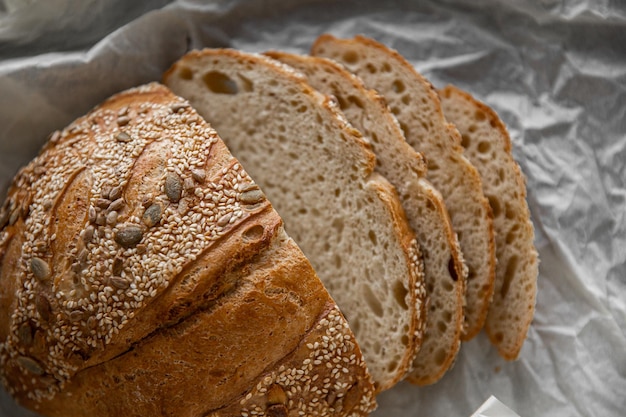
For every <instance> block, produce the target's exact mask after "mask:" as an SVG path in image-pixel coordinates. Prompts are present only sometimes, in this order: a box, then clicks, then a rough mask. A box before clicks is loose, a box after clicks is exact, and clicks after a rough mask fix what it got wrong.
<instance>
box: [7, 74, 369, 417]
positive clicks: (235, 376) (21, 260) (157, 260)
mask: <svg viewBox="0 0 626 417" xmlns="http://www.w3.org/2000/svg"><path fill="white" fill-rule="evenodd" d="M24 202H27V204H26V203H24ZM20 204H21V206H20V210H19V212H16V210H17V206H18V205H20ZM5 208H8V210H3V212H2V213H4V212H6V211H10V213H9V219H8V220H7V222H6V227H2V226H5V225H0V257H2V264H1V267H2V269H0V273H1V274H2V280H1V281H0V282H1V283H2V284H1V285H2V287H0V290H2V298H0V318H1V320H0V322H2V323H7V324H8V325H9V326H8V327H7V326H0V336H4V337H3V338H2V339H0V360H1V365H2V377H3V382H4V383H5V386H6V387H7V389H8V390H9V391H10V392H11V393H12V394H13V395H14V396H15V397H16V399H17V400H18V401H19V402H20V403H22V404H24V405H26V406H28V407H29V408H32V409H37V410H39V411H40V412H42V413H45V414H48V415H64V416H72V415H75V416H82V415H102V416H107V415H117V414H120V413H125V414H129V413H137V414H135V415H150V414H151V413H152V412H154V414H162V413H164V412H165V411H166V410H169V411H168V412H167V413H168V414H167V415H170V414H177V415H181V414H180V412H173V411H172V410H176V409H177V408H178V407H180V409H185V410H186V409H188V410H189V411H188V413H189V414H188V415H190V416H192V415H193V416H195V415H201V414H200V411H199V410H200V409H203V410H206V409H210V408H211V406H213V407H215V408H219V407H220V406H223V405H225V404H228V403H227V402H224V401H225V400H226V399H227V398H229V396H230V397H234V396H236V395H238V393H240V392H241V391H242V390H245V389H249V384H251V383H252V382H253V381H254V380H255V379H257V378H258V377H259V375H260V374H261V373H262V372H267V371H268V370H272V366H273V365H275V364H277V363H279V362H280V361H281V360H283V358H284V357H285V356H286V355H288V354H290V352H293V351H294V350H295V351H296V352H297V349H298V346H299V344H300V342H301V339H302V337H303V335H305V334H308V333H309V332H310V329H311V328H313V326H315V325H316V323H317V322H316V320H318V319H319V317H320V316H321V315H322V313H323V312H324V311H326V310H327V309H328V308H329V307H328V305H329V304H330V305H331V306H332V305H333V303H332V301H331V300H330V297H329V296H328V294H327V293H326V292H325V290H324V289H323V287H322V285H321V283H320V282H319V280H318V279H317V278H316V277H315V274H314V272H313V270H312V268H311V267H310V265H309V264H308V262H307V261H306V259H305V258H304V257H303V255H302V254H301V252H300V251H299V250H298V249H297V247H296V246H295V245H294V244H293V243H292V242H291V240H290V239H289V238H287V237H286V235H284V232H283V231H282V221H281V219H280V218H279V217H278V215H277V213H276V212H275V211H274V210H273V209H272V207H271V205H270V203H269V202H267V200H266V199H265V198H264V195H263V193H262V192H261V191H260V190H259V189H258V187H257V186H256V185H255V184H254V183H253V182H252V180H251V179H250V178H249V177H248V176H247V174H246V173H245V172H244V171H243V169H242V168H241V166H240V165H239V163H238V162H237V161H236V160H235V159H234V158H233V157H232V156H231V155H230V154H229V152H228V151H227V149H226V147H225V146H224V144H223V142H221V140H220V139H219V138H218V136H217V134H216V133H215V131H214V130H212V129H211V128H210V127H209V126H208V125H207V124H206V123H205V122H204V121H203V120H202V119H201V118H200V117H199V116H198V115H197V114H196V113H195V111H193V110H192V109H191V107H190V106H189V105H188V104H187V103H186V102H184V101H182V100H181V99H179V98H177V97H175V96H174V95H172V94H171V93H170V92H169V90H168V89H167V88H165V87H164V86H161V85H158V84H150V85H147V86H142V87H139V88H136V89H132V90H129V91H126V92H124V93H120V94H118V95H116V96H114V97H112V98H111V99H109V100H107V101H106V102H104V103H103V104H102V105H101V106H99V107H97V108H96V109H94V110H93V111H92V112H90V113H89V114H88V115H87V116H85V117H83V118H80V119H78V120H77V121H76V122H74V123H73V124H72V125H70V126H69V127H68V128H67V129H64V130H63V131H62V132H57V133H55V134H54V135H53V136H52V137H51V140H50V142H49V143H48V144H47V145H46V147H45V148H44V150H43V151H42V153H41V154H40V155H39V156H38V157H37V158H36V159H35V160H34V161H33V162H32V163H31V164H29V166H27V167H26V168H24V169H23V170H22V171H21V172H20V174H19V175H18V176H17V177H16V180H15V182H14V183H13V185H12V187H11V188H10V190H9V195H8V199H7V203H6V204H5ZM14 212H16V213H18V214H17V215H15V216H13V215H12V213H14ZM2 213H0V214H2ZM272 256H274V257H280V258H279V259H280V261H276V260H275V259H274V258H272ZM264 257H265V258H267V259H265V258H264ZM279 265H280V267H279ZM14 289H15V290H17V291H12V290H14ZM255 300H256V301H258V302H256V301H255ZM233 306H234V307H233ZM230 307H233V308H234V309H229V308H230ZM220 311H221V313H220ZM235 312H239V313H238V314H234V313H235ZM231 313H232V314H231ZM342 320H343V319H342ZM252 323H254V324H252ZM217 329H220V330H221V331H220V332H219V334H217V333H216V334H214V336H213V337H212V338H208V339H207V338H205V337H204V336H205V335H206V334H210V332H211V331H217ZM236 329H238V331H239V333H237V332H236V331H235V330H236ZM263 332H269V333H271V334H272V335H273V337H272V335H269V336H268V334H264V333H263ZM255 334H256V337H252V336H254V335H255ZM218 336H219V337H218ZM260 336H263V337H260ZM260 339H263V340H264V341H263V342H262V343H259V340H260ZM202 343H204V345H205V346H204V347H205V348H210V349H211V352H213V353H207V352H206V351H204V350H202V349H199V346H202ZM264 343H265V344H264ZM267 343H271V345H269V344H267ZM337 343H338V344H339V345H340V346H345V348H346V350H350V351H351V354H352V355H354V356H355V360H354V361H353V362H354V366H351V367H350V372H351V375H352V377H353V378H355V380H358V381H359V382H360V385H359V389H358V395H359V396H362V397H363V399H364V400H363V401H364V405H363V407H361V408H359V412H360V414H365V413H366V412H367V411H369V410H370V409H371V407H372V405H373V398H372V385H371V381H370V380H369V376H368V375H367V371H366V369H365V367H364V365H362V364H360V363H359V361H360V351H359V349H358V347H356V346H355V345H353V344H352V345H350V344H345V345H344V344H343V342H341V341H337ZM233 346H237V347H239V349H237V347H233ZM279 346H280V347H281V348H280V349H279V348H277V347H279ZM237 352H239V353H238V354H237ZM211 354H215V355H217V356H215V360H213V361H207V360H206V359H207V357H210V355H211ZM228 355H230V356H229V357H228ZM176 357H178V359H176ZM225 357H228V358H229V359H227V360H224V358H225ZM246 358H248V359H246ZM220 360H224V364H225V366H226V367H228V368H232V369H237V370H239V371H241V372H239V371H238V372H235V373H230V374H229V373H228V372H226V373H224V374H222V375H221V376H220V377H219V378H218V377H217V376H216V375H218V374H219V372H223V370H224V367H220V366H219V365H218V364H219V363H220ZM229 360H230V362H229ZM177 361H178V362H177ZM186 361H187V362H186ZM192 363H193V365H194V366H191V367H190V366H189V365H190V364H192ZM322 366H323V365H320V366H317V367H316V369H318V368H321V367H322ZM220 369H221V370H222V371H219V372H218V370H220ZM244 371H245V372H244ZM244 374H245V375H244ZM218 376H219V375H218ZM126 377H129V378H132V379H133V380H134V381H135V389H136V390H138V391H133V390H129V389H127V386H126V385H124V387H126V388H125V389H119V388H120V386H121V385H120V384H119V383H120V382H122V381H124V380H125V378H126ZM203 378H209V379H210V378H214V380H212V382H211V383H213V384H214V385H215V386H216V387H217V386H219V387H221V391H219V389H218V391H219V394H220V395H214V392H209V393H208V394H207V391H206V390H205V389H204V387H205V385H204V384H203V383H202V382H203V381H205V380H204V379H203ZM200 388H201V389H200ZM137 392H145V393H151V395H147V394H146V396H145V397H141V396H140V397H137V395H136V394H137ZM183 392H184V393H185V395H183V396H181V395H180V393H183ZM215 392H217V391H215ZM111 397H114V398H115V401H107V399H110V398H111ZM97 398H100V399H101V400H98V401H96V399H97ZM211 404H212V405H211ZM128 407H130V408H128ZM154 407H159V410H155V408H154ZM206 407H208V408H206ZM179 411H180V410H179ZM290 412H291V410H290Z"/></svg>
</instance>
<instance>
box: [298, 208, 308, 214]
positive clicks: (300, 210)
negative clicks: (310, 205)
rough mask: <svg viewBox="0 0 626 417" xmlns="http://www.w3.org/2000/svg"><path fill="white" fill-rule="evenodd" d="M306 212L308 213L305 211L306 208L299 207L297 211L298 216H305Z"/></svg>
mask: <svg viewBox="0 0 626 417" xmlns="http://www.w3.org/2000/svg"><path fill="white" fill-rule="evenodd" d="M308 212H309V210H307V209H306V207H300V208H299V209H298V213H300V214H302V215H305V214H307V213H308Z"/></svg>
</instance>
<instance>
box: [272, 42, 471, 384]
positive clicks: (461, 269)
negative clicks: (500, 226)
mask: <svg viewBox="0 0 626 417" xmlns="http://www.w3.org/2000/svg"><path fill="white" fill-rule="evenodd" d="M267 55H268V56H270V57H272V58H274V59H277V60H279V61H281V62H283V63H285V64H287V65H289V66H291V67H293V68H295V69H296V70H297V71H300V72H301V73H303V74H305V75H306V77H307V81H308V82H309V83H310V84H311V85H312V86H313V87H314V88H316V89H317V90H319V91H321V92H322V93H324V94H328V95H332V96H334V97H336V99H337V102H338V103H339V107H340V108H341V111H342V112H343V114H344V115H345V116H346V119H348V122H349V123H350V124H352V125H353V126H354V127H355V128H357V129H358V130H359V131H360V132H361V133H362V134H363V136H364V137H365V138H367V139H368V140H369V143H370V144H371V146H372V149H373V150H374V152H375V153H376V171H377V172H379V173H381V174H382V175H383V176H384V177H385V178H387V179H388V180H389V181H390V182H391V183H392V184H393V185H394V187H396V189H397V190H398V194H399V195H400V200H401V201H402V207H403V208H404V211H405V213H406V215H407V219H408V220H409V224H410V225H411V227H412V229H413V230H414V231H415V233H416V236H417V242H418V244H419V246H420V248H421V250H422V254H423V256H424V279H425V282H426V295H427V297H428V300H429V302H428V310H427V314H426V328H425V330H424V338H423V340H422V346H421V348H420V351H419V353H418V354H417V356H416V357H415V358H414V359H413V366H412V371H411V372H410V373H409V376H408V379H409V380H410V381H411V382H415V383H418V384H420V385H425V384H431V383H434V382H436V381H437V380H439V379H440V378H441V377H442V376H443V374H444V373H445V371H446V370H447V369H448V368H449V367H450V366H451V365H452V363H453V362H454V359H455V357H456V354H457V352H458V350H459V346H460V336H461V330H462V326H463V303H464V301H465V274H466V271H467V270H466V267H465V264H464V263H463V259H462V257H461V253H460V250H459V247H458V242H457V239H456V235H455V234H454V232H453V230H452V225H451V223H450V218H449V216H448V212H447V210H446V208H445V204H444V202H443V199H442V197H441V194H439V192H438V191H437V190H435V189H434V187H433V186H432V185H431V184H430V183H429V182H428V181H427V180H426V179H424V178H423V177H424V176H425V175H426V163H425V161H424V158H423V157H422V155H421V154H419V153H417V152H416V151H414V150H413V148H412V147H411V146H410V145H409V144H408V143H406V141H405V139H404V136H403V134H402V131H401V130H400V127H399V126H398V123H397V121H396V119H395V118H394V117H393V115H392V114H391V112H390V111H389V108H388V107H387V104H386V103H385V101H384V99H383V98H382V97H381V96H379V95H378V94H377V93H376V92H374V91H372V90H367V89H366V88H365V87H364V86H363V83H362V81H361V80H360V79H359V78H357V77H356V76H354V75H352V74H351V73H350V72H349V71H347V70H346V69H345V68H343V67H342V66H340V65H339V64H337V63H336V62H334V61H331V60H328V59H325V58H319V57H311V56H302V55H295V54H289V53H286V52H276V51H272V52H268V53H267Z"/></svg>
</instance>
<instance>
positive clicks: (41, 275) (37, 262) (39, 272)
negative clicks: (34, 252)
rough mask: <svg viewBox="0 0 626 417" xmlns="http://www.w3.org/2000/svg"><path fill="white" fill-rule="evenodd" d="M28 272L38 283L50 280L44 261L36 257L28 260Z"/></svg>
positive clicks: (47, 267) (48, 269)
mask: <svg viewBox="0 0 626 417" xmlns="http://www.w3.org/2000/svg"><path fill="white" fill-rule="evenodd" d="M30 270H31V271H32V273H33V275H34V276H35V278H37V279H38V280H39V281H42V282H43V281H46V280H47V279H48V278H50V267H49V266H48V264H47V263H46V261H44V260H43V259H41V258H38V257H36V256H33V257H32V259H31V260H30Z"/></svg>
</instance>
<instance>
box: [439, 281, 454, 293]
mask: <svg viewBox="0 0 626 417" xmlns="http://www.w3.org/2000/svg"><path fill="white" fill-rule="evenodd" d="M441 286H442V287H443V289H444V290H446V291H447V292H452V291H454V284H453V283H451V282H450V281H444V282H443V283H442V285H441Z"/></svg>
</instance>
